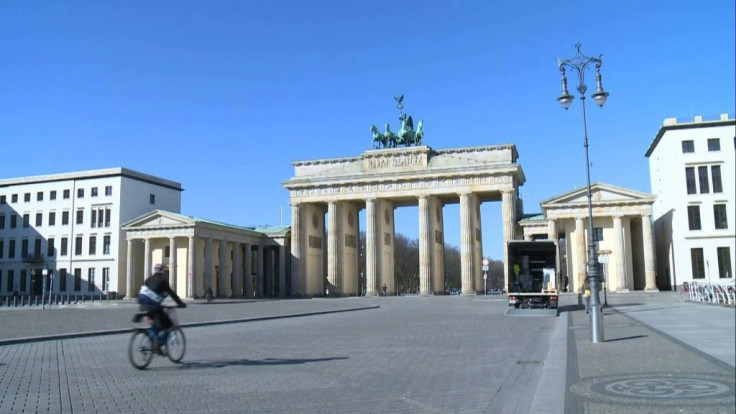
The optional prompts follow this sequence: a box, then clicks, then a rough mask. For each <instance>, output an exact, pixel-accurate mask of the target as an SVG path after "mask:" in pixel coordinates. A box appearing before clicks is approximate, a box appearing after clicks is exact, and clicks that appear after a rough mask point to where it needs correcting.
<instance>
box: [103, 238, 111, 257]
mask: <svg viewBox="0 0 736 414" xmlns="http://www.w3.org/2000/svg"><path fill="white" fill-rule="evenodd" d="M102 254H110V236H105V237H103V238H102Z"/></svg>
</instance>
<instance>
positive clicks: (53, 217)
mask: <svg viewBox="0 0 736 414" xmlns="http://www.w3.org/2000/svg"><path fill="white" fill-rule="evenodd" d="M55 225H56V212H55V211H50V212H49V226H55Z"/></svg>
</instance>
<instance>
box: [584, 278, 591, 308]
mask: <svg viewBox="0 0 736 414" xmlns="http://www.w3.org/2000/svg"><path fill="white" fill-rule="evenodd" d="M583 289H585V291H584V292H583V300H584V301H585V313H588V312H589V311H590V282H589V281H588V279H585V283H584V284H583Z"/></svg>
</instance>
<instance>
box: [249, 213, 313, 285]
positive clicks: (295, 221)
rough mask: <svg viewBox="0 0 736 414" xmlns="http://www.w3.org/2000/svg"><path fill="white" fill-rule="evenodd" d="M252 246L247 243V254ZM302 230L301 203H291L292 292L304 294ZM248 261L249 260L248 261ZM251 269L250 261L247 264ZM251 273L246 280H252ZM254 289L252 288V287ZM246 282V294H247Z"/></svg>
mask: <svg viewBox="0 0 736 414" xmlns="http://www.w3.org/2000/svg"><path fill="white" fill-rule="evenodd" d="M249 248H250V246H248V245H246V254H247V252H248V251H249V250H248V249H249ZM301 259H302V230H301V205H300V204H297V203H292V205H291V293H292V294H296V293H299V294H302V295H303V294H304V293H305V292H304V287H305V286H306V285H305V284H304V281H303V280H302V278H303V277H304V276H303V275H304V273H303V271H302V260H301ZM246 262H247V261H246ZM247 268H248V269H250V263H248V264H247ZM250 277H251V275H250V273H246V281H248V280H250ZM251 290H252V289H251ZM247 292H248V289H247V284H246V296H247Z"/></svg>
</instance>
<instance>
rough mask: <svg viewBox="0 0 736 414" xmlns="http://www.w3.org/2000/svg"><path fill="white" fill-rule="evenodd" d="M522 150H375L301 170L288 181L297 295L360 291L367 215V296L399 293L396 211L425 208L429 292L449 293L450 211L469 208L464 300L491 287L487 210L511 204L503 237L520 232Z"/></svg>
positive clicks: (299, 165)
mask: <svg viewBox="0 0 736 414" xmlns="http://www.w3.org/2000/svg"><path fill="white" fill-rule="evenodd" d="M517 158H518V153H517V151H516V147H515V146H514V145H498V146H487V147H470V148H455V149H445V150H433V149H432V148H430V147H427V146H416V147H406V148H392V149H382V150H370V151H366V152H364V153H363V154H361V155H360V156H357V157H349V158H336V159H320V160H312V161H299V162H295V163H293V165H294V176H293V177H292V178H291V179H289V180H287V181H285V182H284V186H285V187H286V188H287V189H288V190H289V194H290V200H291V206H292V220H291V223H292V227H291V259H292V264H291V278H292V280H291V287H292V292H295V293H298V294H301V295H306V296H315V295H322V294H325V293H329V294H336V295H343V296H346V295H355V294H357V293H358V277H359V275H358V268H359V264H358V261H359V260H360V252H359V233H360V229H359V220H358V214H359V212H360V211H361V210H363V209H364V210H365V225H366V228H365V237H366V251H365V260H366V275H365V276H366V295H368V296H371V295H376V294H379V292H382V291H383V288H384V286H385V290H386V293H387V294H392V293H395V292H396V284H395V279H394V250H393V249H394V247H393V244H394V242H393V240H394V237H395V223H394V210H395V209H396V208H397V207H401V206H407V205H415V206H418V209H419V217H418V224H419V287H420V294H421V295H429V294H433V293H441V292H443V291H444V226H443V222H444V220H443V207H444V206H445V205H446V204H452V203H455V204H457V203H459V204H460V227H461V228H460V233H461V234H460V236H461V237H460V239H461V246H460V250H461V280H462V293H463V294H465V295H469V294H474V293H475V292H477V291H479V290H480V289H482V271H481V261H482V259H483V249H482V237H481V214H480V204H481V203H483V202H490V201H500V202H501V203H502V216H503V217H502V218H503V237H504V240H513V239H515V238H516V235H517V231H516V230H517V219H518V218H519V217H520V214H521V203H520V200H519V195H518V194H519V193H518V187H519V186H520V185H523V184H524V182H525V181H526V178H525V176H524V172H523V170H522V168H521V165H519V164H518V163H517Z"/></svg>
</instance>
